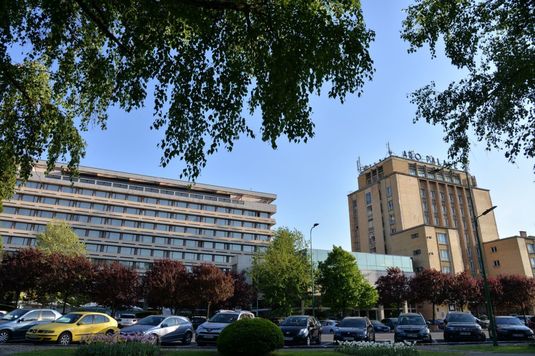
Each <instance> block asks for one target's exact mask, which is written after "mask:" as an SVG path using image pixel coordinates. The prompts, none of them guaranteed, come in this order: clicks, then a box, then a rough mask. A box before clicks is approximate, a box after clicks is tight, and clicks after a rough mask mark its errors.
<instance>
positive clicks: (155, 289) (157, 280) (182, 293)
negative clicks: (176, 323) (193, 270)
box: [143, 260, 191, 310]
mask: <svg viewBox="0 0 535 356" xmlns="http://www.w3.org/2000/svg"><path fill="white" fill-rule="evenodd" d="M143 290H144V293H145V296H146V299H147V302H148V304H149V305H150V306H151V307H166V308H172V309H175V310H176V309H177V308H179V307H180V306H181V305H183V304H186V303H187V302H189V298H190V294H191V293H190V291H189V277H188V271H187V270H186V267H184V265H183V264H182V263H181V262H178V261H172V260H156V261H154V263H153V264H152V266H151V267H150V269H149V270H148V271H147V273H146V274H145V278H144V280H143Z"/></svg>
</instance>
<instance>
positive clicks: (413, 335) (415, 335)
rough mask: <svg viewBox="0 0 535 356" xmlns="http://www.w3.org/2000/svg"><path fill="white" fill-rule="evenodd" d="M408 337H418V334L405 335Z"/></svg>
mask: <svg viewBox="0 0 535 356" xmlns="http://www.w3.org/2000/svg"><path fill="white" fill-rule="evenodd" d="M407 336H408V337H418V334H407Z"/></svg>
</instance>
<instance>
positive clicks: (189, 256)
mask: <svg viewBox="0 0 535 356" xmlns="http://www.w3.org/2000/svg"><path fill="white" fill-rule="evenodd" d="M184 259H185V260H192V261H194V260H196V259H197V254H196V253H189V252H186V253H184Z"/></svg>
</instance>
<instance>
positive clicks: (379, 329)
mask: <svg viewBox="0 0 535 356" xmlns="http://www.w3.org/2000/svg"><path fill="white" fill-rule="evenodd" d="M371 323H372V326H373V330H375V332H376V333H387V332H389V331H390V327H389V326H388V325H385V324H383V323H381V322H380V321H379V320H371Z"/></svg>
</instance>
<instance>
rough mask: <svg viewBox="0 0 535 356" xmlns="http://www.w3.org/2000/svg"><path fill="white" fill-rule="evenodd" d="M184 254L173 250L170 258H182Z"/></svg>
mask: <svg viewBox="0 0 535 356" xmlns="http://www.w3.org/2000/svg"><path fill="white" fill-rule="evenodd" d="M182 255H183V254H182V252H176V251H171V253H170V254H169V258H170V259H172V260H181V259H182Z"/></svg>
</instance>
